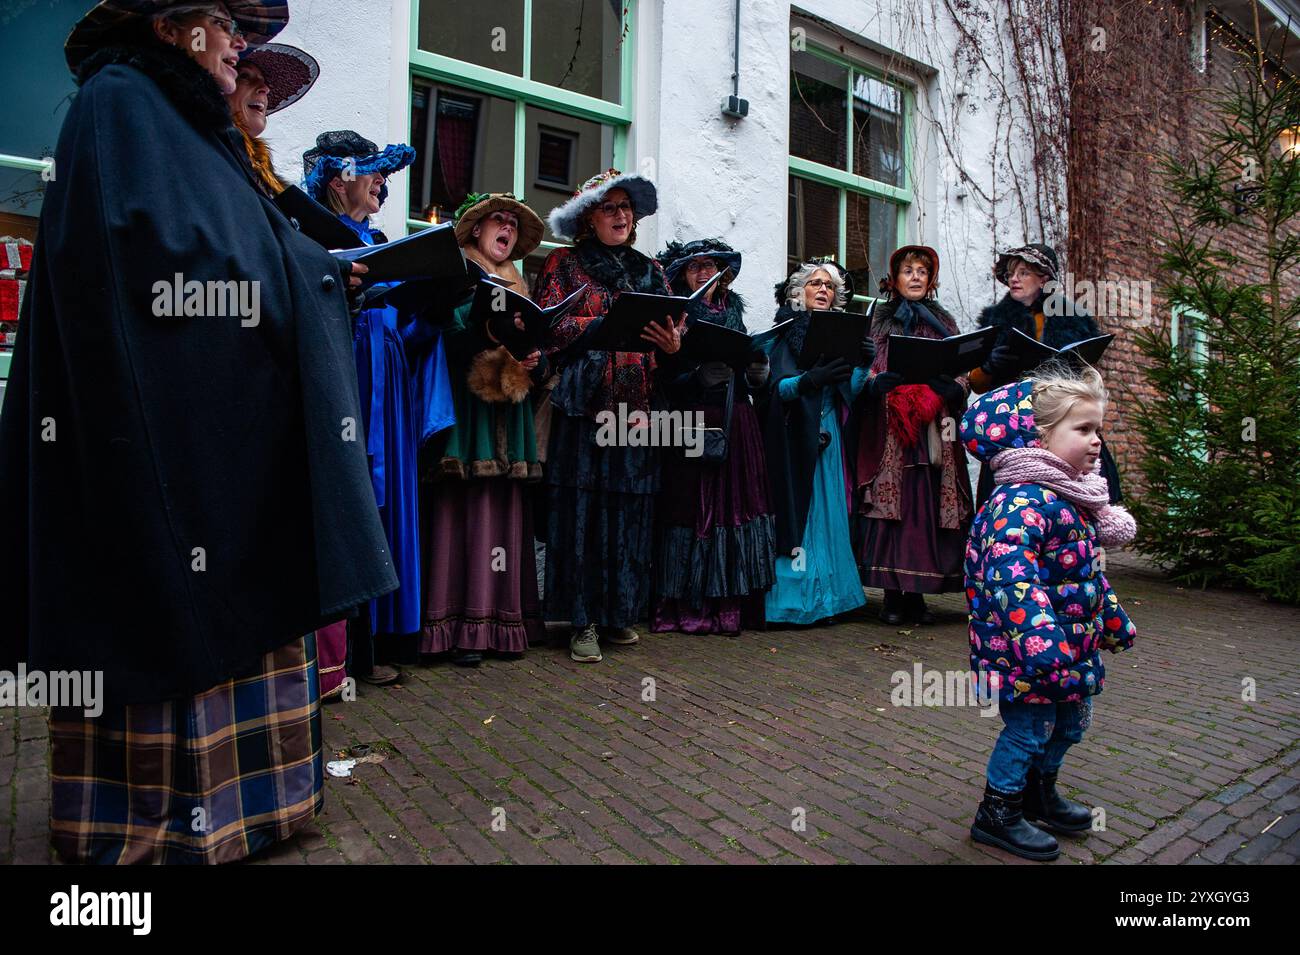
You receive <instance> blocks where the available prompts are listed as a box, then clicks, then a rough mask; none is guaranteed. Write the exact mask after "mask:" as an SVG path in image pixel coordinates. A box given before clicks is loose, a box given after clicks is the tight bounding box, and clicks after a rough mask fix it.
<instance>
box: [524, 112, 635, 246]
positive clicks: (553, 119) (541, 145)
mask: <svg viewBox="0 0 1300 955" xmlns="http://www.w3.org/2000/svg"><path fill="white" fill-rule="evenodd" d="M524 118H525V122H526V129H527V139H526V140H525V149H524V162H525V166H524V201H526V202H527V203H528V207H529V208H530V209H532V210H533V211H534V212H536V213H537V214H538V215H539V216H541V217H542V220H543V221H545V220H546V217H547V215H548V214H550V211H551V210H552V209H554V208H555V207H556V206H558V205H561V204H562V203H564V202H565V201H566V200H567V199H568V198H569V197H570V196H572V195H573V193H574V192H575V191H576V190H577V188H578V186H579V184H580V183H583V182H585V181H586V180H588V179H590V178H591V177H592V176H594V175H596V173H598V172H600V171H601V170H602V169H608V168H609V167H610V166H612V165H614V130H613V128H612V127H610V126H604V125H602V124H600V123H596V122H592V121H591V120H586V119H577V118H576V117H573V116H567V115H565V114H564V113H556V112H553V111H552V110H548V109H540V108H538V107H536V106H528V107H526V108H525V111H524ZM566 146H567V148H565V147H566ZM566 155H567V167H566V164H565V163H564V162H562V160H564V159H565V157H566ZM561 175H562V176H563V181H561V180H560V177H561ZM546 238H547V239H549V240H550V241H552V242H558V241H560V240H559V239H557V238H556V237H555V236H554V235H552V234H551V230H550V226H549V225H548V226H547V229H546Z"/></svg>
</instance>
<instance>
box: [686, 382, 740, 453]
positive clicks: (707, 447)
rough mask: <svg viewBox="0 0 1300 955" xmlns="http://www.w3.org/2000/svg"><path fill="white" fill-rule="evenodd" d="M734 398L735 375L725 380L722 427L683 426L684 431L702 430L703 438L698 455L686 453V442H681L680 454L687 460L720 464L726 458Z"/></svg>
mask: <svg viewBox="0 0 1300 955" xmlns="http://www.w3.org/2000/svg"><path fill="white" fill-rule="evenodd" d="M735 398H736V376H735V375H732V376H731V378H730V379H729V380H728V381H727V401H726V404H725V405H723V410H722V427H720V428H684V429H683V430H684V431H686V432H697V433H698V432H703V434H704V440H703V442H702V444H701V448H700V454H699V455H698V456H689V455H686V446H687V445H686V442H683V447H682V454H683V455H684V456H686V459H687V460H688V461H698V462H702V463H704V464H721V463H722V462H723V461H725V460H727V436H728V435H729V434H730V433H731V405H732V402H733V401H735Z"/></svg>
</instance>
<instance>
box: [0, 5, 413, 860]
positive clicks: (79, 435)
mask: <svg viewBox="0 0 1300 955" xmlns="http://www.w3.org/2000/svg"><path fill="white" fill-rule="evenodd" d="M287 17H288V15H287V11H286V9H285V7H284V6H283V5H282V4H271V3H258V2H252V0H230V2H229V3H227V4H221V5H213V4H199V5H196V4H185V5H177V4H169V3H163V2H148V0H134V2H132V3H130V4H129V5H128V4H126V3H123V2H120V0H112V2H104V3H101V4H99V5H98V6H96V7H95V8H94V9H92V10H91V11H90V12H89V13H88V14H86V16H85V17H83V18H82V19H81V20H80V21H79V22H78V23H77V25H76V26H75V27H74V29H73V31H72V33H71V35H70V36H69V38H68V42H67V45H66V48H65V54H66V58H67V61H68V65H69V67H70V68H71V69H72V71H73V73H74V75H75V76H76V77H77V82H78V84H79V86H80V91H79V92H78V94H77V96H76V97H75V99H73V101H72V105H71V107H70V108H69V110H68V114H67V118H66V119H65V121H64V125H63V130H62V132H61V134H60V137H59V144H58V147H57V149H56V151H55V160H56V169H57V175H56V177H54V179H53V180H52V181H51V182H50V183H49V188H48V190H47V192H46V194H45V201H44V207H43V209H42V212H41V222H40V228H39V231H38V238H37V244H36V251H35V257H34V260H33V264H32V277H31V281H30V282H29V284H28V288H27V293H26V296H25V297H24V300H23V312H22V316H21V320H20V324H19V332H18V341H17V348H16V350H15V355H14V362H13V372H12V377H11V378H10V382H9V389H8V393H7V395H6V398H5V402H4V409H3V414H2V415H0V494H2V497H0V499H3V500H4V501H6V502H7V503H9V504H10V505H12V507H11V510H12V513H13V514H15V515H20V517H19V518H18V519H16V520H7V521H4V522H3V523H0V608H3V612H4V614H5V617H4V620H3V622H0V669H10V670H12V669H13V668H14V665H15V663H16V661H18V660H22V661H25V662H26V664H27V666H28V667H29V668H30V669H32V670H35V669H41V670H43V671H51V670H60V671H90V672H95V671H98V672H99V673H101V674H102V677H103V680H102V689H101V690H100V691H98V692H97V693H96V696H97V699H94V700H91V699H86V698H85V697H84V696H83V698H82V700H81V701H80V705H77V706H75V707H73V706H69V705H68V704H69V702H71V701H63V702H61V703H60V702H58V701H55V702H56V705H55V706H54V707H53V708H52V709H51V713H50V743H51V758H50V786H51V800H50V829H51V835H52V839H53V842H54V845H55V848H56V849H57V850H58V852H59V854H60V856H62V857H63V858H64V859H65V860H68V861H77V862H99V863H165V862H186V863H218V862H228V861H233V860H237V859H241V858H244V857H245V856H248V855H249V854H251V853H254V852H257V851H258V850H260V849H262V848H264V847H266V846H268V845H270V844H272V843H274V842H276V841H277V840H281V839H285V838H288V837H289V836H290V835H291V834H292V833H294V832H296V831H297V830H299V829H302V828H303V827H305V826H308V825H310V823H311V821H312V819H313V818H314V817H315V815H316V814H317V812H318V811H319V810H320V806H321V798H322V791H321V787H322V776H323V773H322V769H323V766H322V761H321V727H320V708H319V700H318V692H319V691H318V683H317V674H316V649H315V640H314V638H313V637H311V636H310V634H311V633H312V631H313V630H315V629H316V628H317V627H318V626H321V625H323V624H326V623H328V622H330V621H332V620H337V619H339V618H340V617H342V616H344V614H345V613H346V612H347V611H348V610H349V609H350V608H352V607H355V606H357V605H358V604H360V603H363V602H365V601H366V600H368V599H369V598H370V597H372V596H374V595H376V594H381V593H385V592H387V591H389V590H392V589H393V588H394V587H395V586H396V585H397V581H396V578H395V577H394V575H393V571H392V566H391V565H392V560H391V558H390V556H389V554H388V547H387V544H386V542H385V540H384V531H383V527H382V526H381V525H380V522H379V516H378V514H377V512H376V509H375V502H374V496H373V494H372V492H371V490H370V479H369V474H368V472H367V469H366V459H365V452H364V447H363V445H362V444H360V443H358V442H350V441H346V440H343V435H342V434H341V431H340V422H343V421H345V420H347V419H352V420H355V419H356V418H357V417H358V416H359V414H360V411H359V408H358V401H357V389H356V383H355V381H354V380H352V379H351V378H349V376H347V375H345V374H342V373H341V372H342V371H343V370H345V369H347V368H349V366H350V361H351V331H350V323H349V321H348V313H347V303H346V299H345V296H344V284H345V282H344V279H343V276H342V274H341V272H340V268H339V266H338V264H337V263H336V262H335V260H334V259H333V258H332V257H331V256H330V255H329V254H328V253H327V252H326V251H325V250H324V249H322V248H320V247H319V246H318V245H316V244H315V243H313V242H312V241H311V240H309V239H307V238H306V237H305V236H303V235H302V234H301V233H299V232H297V231H296V230H295V229H294V228H293V226H292V225H291V224H290V222H289V221H288V220H287V219H286V218H285V217H284V216H283V215H281V214H280V212H279V211H278V210H277V209H276V208H275V206H274V204H273V203H272V202H271V200H270V199H269V198H268V197H267V196H266V194H265V193H264V192H263V191H261V190H260V189H258V188H257V187H256V184H255V178H254V173H253V171H252V168H251V167H250V166H249V164H248V161H247V154H246V152H245V149H244V143H243V137H242V136H241V135H240V134H239V133H238V131H237V130H236V129H235V128H234V126H233V125H232V124H231V115H230V110H229V107H228V105H227V103H226V100H225V99H224V98H223V95H224V94H229V93H231V92H233V91H234V89H235V85H236V82H237V73H236V70H237V66H238V62H239V55H240V53H241V52H242V51H243V50H244V49H245V48H246V46H247V44H248V43H250V42H255V43H261V42H265V41H267V40H269V39H270V38H271V37H272V36H273V35H274V34H276V33H277V32H278V31H279V30H280V29H281V28H283V26H284V25H285V22H286V20H287ZM232 20H237V21H238V24H239V26H240V27H241V28H242V30H239V31H237V30H236V29H235V24H234V22H232ZM198 38H202V39H203V42H202V43H198V42H196V40H197V39H198ZM218 292H220V293H221V294H220V295H219V296H218V294H216V293H218ZM78 555H79V556H78ZM304 635H308V636H304Z"/></svg>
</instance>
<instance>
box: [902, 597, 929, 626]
mask: <svg viewBox="0 0 1300 955" xmlns="http://www.w3.org/2000/svg"><path fill="white" fill-rule="evenodd" d="M903 606H904V608H905V609H904V612H905V614H906V615H907V619H908V621H909V622H910V623H918V624H922V625H924V626H927V627H928V626H930V625H931V624H933V623H934V614H933V613H931V612H930V608H929V607H927V606H926V605H925V595H924V594H911V593H906V594H903Z"/></svg>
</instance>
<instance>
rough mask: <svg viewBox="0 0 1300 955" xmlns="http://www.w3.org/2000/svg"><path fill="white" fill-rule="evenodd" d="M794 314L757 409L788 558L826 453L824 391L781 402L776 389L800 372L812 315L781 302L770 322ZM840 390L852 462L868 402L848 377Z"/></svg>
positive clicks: (780, 545) (779, 535)
mask: <svg viewBox="0 0 1300 955" xmlns="http://www.w3.org/2000/svg"><path fill="white" fill-rule="evenodd" d="M792 318H793V319H795V323H794V324H793V325H791V326H790V327H789V329H788V330H787V331H786V332H784V333H783V334H782V335H781V337H780V338H779V339H777V341H776V344H775V345H773V347H772V355H771V362H772V370H771V373H770V374H769V376H768V384H767V390H766V392H765V393H764V396H763V398H764V403H763V405H762V406H761V407H760V408H759V420H760V422H761V423H762V425H763V446H764V450H765V451H766V454H767V474H768V479H769V480H770V482H771V486H772V507H773V510H774V512H775V514H776V549H777V553H778V554H779V555H781V556H789V555H790V554H791V553H792V552H793V551H794V549H795V548H796V547H798V546H800V545H801V544H802V543H803V532H804V528H805V526H806V525H807V523H808V510H809V507H810V506H811V503H812V486H813V476H814V474H815V473H816V470H817V458H818V456H819V455H820V454H821V453H822V448H821V440H820V438H821V417H822V396H821V392H813V393H811V394H801V395H798V396H797V397H795V399H794V400H793V401H782V400H781V396H780V394H779V393H778V391H777V386H778V385H779V384H780V383H781V382H782V381H783V380H785V379H786V378H791V377H793V376H795V375H799V374H801V373H802V372H801V370H800V368H799V366H798V364H797V361H798V358H799V352H800V351H801V350H802V349H803V342H804V338H805V336H806V335H807V332H808V313H807V312H806V311H804V310H802V309H795V308H793V307H791V306H789V305H782V306H781V308H780V309H778V310H777V313H776V318H775V319H774V320H773V322H772V324H773V325H779V324H781V323H782V322H784V321H787V320H788V319H792ZM837 390H838V391H839V399H840V401H842V402H843V403H844V404H845V405H846V406H847V407H848V409H849V416H848V420H847V421H846V422H845V424H844V427H843V428H841V429H840V443H841V445H842V446H843V448H844V455H845V460H846V461H848V462H850V464H851V463H852V462H853V461H856V460H857V453H858V452H857V449H858V432H859V430H860V429H861V414H862V409H863V407H864V402H863V400H862V397H861V396H859V397H858V398H857V399H854V397H853V392H852V389H851V388H850V386H849V383H848V382H847V381H846V382H843V383H841V384H840V385H839V387H838V389H837ZM864 394H865V392H864Z"/></svg>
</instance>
